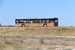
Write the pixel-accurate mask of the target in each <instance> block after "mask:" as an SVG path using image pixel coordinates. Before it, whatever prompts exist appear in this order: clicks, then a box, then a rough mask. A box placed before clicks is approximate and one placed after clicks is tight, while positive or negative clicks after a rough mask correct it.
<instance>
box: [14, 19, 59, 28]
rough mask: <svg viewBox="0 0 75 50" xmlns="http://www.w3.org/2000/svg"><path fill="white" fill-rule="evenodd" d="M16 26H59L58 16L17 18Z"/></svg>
mask: <svg viewBox="0 0 75 50" xmlns="http://www.w3.org/2000/svg"><path fill="white" fill-rule="evenodd" d="M15 26H16V27H27V26H43V27H47V26H58V18H24V19H15Z"/></svg>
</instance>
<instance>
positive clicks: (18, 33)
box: [0, 27, 75, 50]
mask: <svg viewBox="0 0 75 50" xmlns="http://www.w3.org/2000/svg"><path fill="white" fill-rule="evenodd" d="M1 36H4V37H8V38H6V40H5V41H3V40H1V41H0V49H1V50H4V49H6V50H10V48H11V50H14V49H16V50H19V48H20V50H24V49H25V47H26V48H27V47H33V48H34V47H51V48H50V49H53V48H54V46H57V45H60V46H64V45H65V43H64V41H63V40H64V39H62V38H61V39H62V40H61V39H59V38H47V37H45V38H44V40H43V41H44V43H43V44H40V41H39V40H40V38H41V37H38V38H37V37H36V36H75V27H0V37H1ZM9 36H10V37H11V38H10V37H9ZM28 36H29V37H28ZM12 37H16V39H15V40H13V39H14V38H13V39H12ZM23 37H25V38H23ZM26 41H27V42H26ZM36 41H37V42H36ZM66 41H69V42H67V43H66V45H74V47H75V39H66ZM54 49H55V48H54Z"/></svg>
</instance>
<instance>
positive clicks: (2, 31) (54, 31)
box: [0, 27, 75, 36]
mask: <svg viewBox="0 0 75 50" xmlns="http://www.w3.org/2000/svg"><path fill="white" fill-rule="evenodd" d="M0 35H5V36H9V35H10V36H14V35H15V36H18V35H20V36H24V35H30V36H75V27H0Z"/></svg>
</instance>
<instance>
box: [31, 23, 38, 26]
mask: <svg viewBox="0 0 75 50" xmlns="http://www.w3.org/2000/svg"><path fill="white" fill-rule="evenodd" d="M30 26H38V23H30Z"/></svg>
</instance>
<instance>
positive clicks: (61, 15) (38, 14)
mask: <svg viewBox="0 0 75 50" xmlns="http://www.w3.org/2000/svg"><path fill="white" fill-rule="evenodd" d="M50 17H57V18H58V19H59V24H58V25H59V26H75V0H0V23H1V25H15V18H50Z"/></svg>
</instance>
